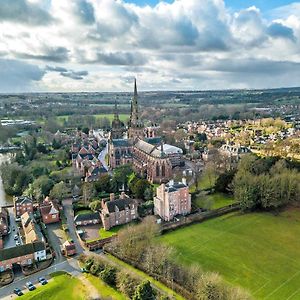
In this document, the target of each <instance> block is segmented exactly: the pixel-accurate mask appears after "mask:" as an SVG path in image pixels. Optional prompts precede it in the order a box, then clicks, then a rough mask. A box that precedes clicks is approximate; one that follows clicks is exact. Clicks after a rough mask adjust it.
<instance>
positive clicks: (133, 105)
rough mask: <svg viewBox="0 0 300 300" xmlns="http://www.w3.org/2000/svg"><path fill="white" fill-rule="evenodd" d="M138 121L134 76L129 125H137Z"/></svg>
mask: <svg viewBox="0 0 300 300" xmlns="http://www.w3.org/2000/svg"><path fill="white" fill-rule="evenodd" d="M138 121H139V115H138V93H137V87H136V78H134V93H133V97H132V100H131V116H130V126H131V127H137V126H138Z"/></svg>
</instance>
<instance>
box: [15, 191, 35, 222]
mask: <svg viewBox="0 0 300 300" xmlns="http://www.w3.org/2000/svg"><path fill="white" fill-rule="evenodd" d="M13 201H14V209H15V214H16V217H17V218H20V217H21V216H22V215H23V214H24V213H25V212H28V213H33V201H32V199H30V198H28V197H23V196H22V197H14V200H13Z"/></svg>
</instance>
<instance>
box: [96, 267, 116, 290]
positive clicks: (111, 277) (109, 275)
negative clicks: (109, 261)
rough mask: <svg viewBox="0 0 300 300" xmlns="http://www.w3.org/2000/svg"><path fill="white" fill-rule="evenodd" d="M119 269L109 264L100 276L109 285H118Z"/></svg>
mask: <svg viewBox="0 0 300 300" xmlns="http://www.w3.org/2000/svg"><path fill="white" fill-rule="evenodd" d="M116 275H117V270H116V269H115V268H113V267H110V266H107V267H105V269H104V270H102V271H101V272H100V274H99V277H100V278H101V279H102V280H103V281H104V282H105V283H107V284H108V285H111V286H115V285H116Z"/></svg>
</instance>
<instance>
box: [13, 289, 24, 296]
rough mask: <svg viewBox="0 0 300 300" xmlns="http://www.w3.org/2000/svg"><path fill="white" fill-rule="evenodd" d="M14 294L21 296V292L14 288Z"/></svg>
mask: <svg viewBox="0 0 300 300" xmlns="http://www.w3.org/2000/svg"><path fill="white" fill-rule="evenodd" d="M14 293H15V294H16V295H18V296H22V295H23V292H22V291H21V290H20V289H19V288H15V289H14Z"/></svg>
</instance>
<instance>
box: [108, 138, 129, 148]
mask: <svg viewBox="0 0 300 300" xmlns="http://www.w3.org/2000/svg"><path fill="white" fill-rule="evenodd" d="M112 144H113V145H114V146H115V147H129V146H130V145H129V141H128V140H126V139H113V140H112Z"/></svg>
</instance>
